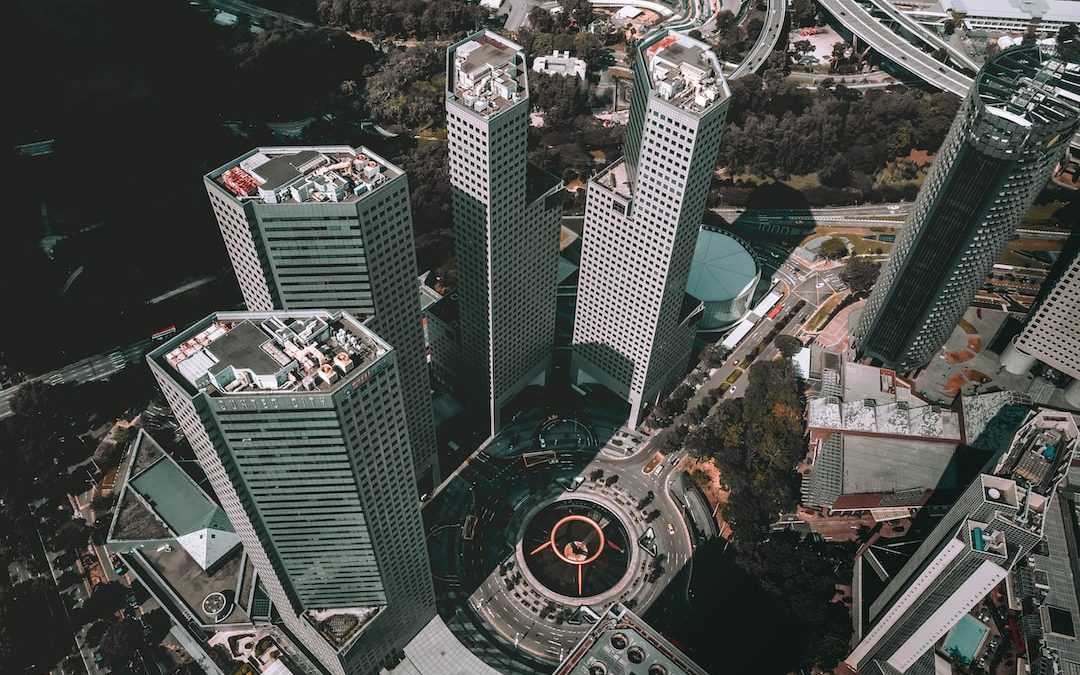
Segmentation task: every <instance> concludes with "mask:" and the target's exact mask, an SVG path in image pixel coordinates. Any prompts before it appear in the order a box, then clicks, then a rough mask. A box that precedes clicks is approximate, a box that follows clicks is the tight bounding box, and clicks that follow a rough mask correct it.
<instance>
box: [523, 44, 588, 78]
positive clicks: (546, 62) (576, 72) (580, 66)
mask: <svg viewBox="0 0 1080 675" xmlns="http://www.w3.org/2000/svg"><path fill="white" fill-rule="evenodd" d="M532 69H533V70H535V71H536V72H538V73H547V74H548V75H561V76H563V77H568V76H573V77H577V78H579V79H582V80H584V79H585V62H584V61H583V60H581V59H577V58H574V57H572V56H570V52H560V51H554V52H551V54H550V55H548V56H537V57H536V58H535V59H534V60H533V66H532Z"/></svg>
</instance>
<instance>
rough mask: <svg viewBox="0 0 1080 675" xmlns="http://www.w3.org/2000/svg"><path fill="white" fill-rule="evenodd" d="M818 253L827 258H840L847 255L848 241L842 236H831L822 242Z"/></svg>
mask: <svg viewBox="0 0 1080 675" xmlns="http://www.w3.org/2000/svg"><path fill="white" fill-rule="evenodd" d="M818 253H820V254H821V256H822V257H823V258H825V259H826V260H839V259H840V258H843V257H844V256H846V255H847V253H848V249H847V241H846V240H844V239H842V238H840V237H830V238H829V239H826V240H825V241H823V242H822V243H821V246H820V247H819V248H818Z"/></svg>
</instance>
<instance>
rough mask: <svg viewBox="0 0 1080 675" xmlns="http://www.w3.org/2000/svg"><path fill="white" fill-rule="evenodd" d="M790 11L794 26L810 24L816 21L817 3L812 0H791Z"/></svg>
mask: <svg viewBox="0 0 1080 675" xmlns="http://www.w3.org/2000/svg"><path fill="white" fill-rule="evenodd" d="M790 11H791V21H792V23H793V24H794V25H795V26H796V27H800V28H801V27H803V26H812V25H814V23H815V22H816V21H817V5H815V4H814V2H813V0H792V2H791V10H790Z"/></svg>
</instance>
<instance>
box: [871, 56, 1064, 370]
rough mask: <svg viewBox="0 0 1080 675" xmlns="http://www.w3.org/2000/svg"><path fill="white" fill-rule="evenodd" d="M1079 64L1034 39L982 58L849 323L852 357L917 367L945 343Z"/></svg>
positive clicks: (999, 239) (1059, 121)
mask: <svg viewBox="0 0 1080 675" xmlns="http://www.w3.org/2000/svg"><path fill="white" fill-rule="evenodd" d="M1078 95H1080V66H1078V65H1077V64H1076V63H1070V62H1069V61H1067V60H1065V59H1063V58H1060V57H1058V56H1054V55H1047V54H1043V52H1042V51H1041V50H1040V48H1039V47H1038V46H1036V45H1029V46H1023V47H1017V48H1014V49H1009V50H1006V51H1004V52H1002V53H1000V54H998V55H997V56H995V57H993V58H991V59H989V60H988V61H987V62H986V64H985V65H984V66H983V68H982V70H980V71H979V74H978V75H977V76H976V77H975V83H974V85H973V86H972V88H971V92H970V93H969V94H968V96H967V98H965V99H964V102H963V103H962V104H961V106H960V111H959V112H958V113H957V115H956V119H955V120H954V121H953V125H952V128H951V129H950V130H949V134H948V136H946V138H945V142H944V143H942V145H941V148H940V149H939V150H938V156H937V160H936V161H935V162H934V166H933V167H932V168H931V170H930V175H929V176H927V178H926V182H925V183H923V186H922V188H921V189H920V190H919V196H918V198H917V199H916V200H915V203H914V205H913V206H912V209H911V212H910V213H909V214H908V218H907V222H906V223H905V224H904V228H903V230H901V232H900V236H899V237H898V238H897V240H896V247H895V248H894V249H893V252H892V255H891V256H890V257H889V260H888V262H887V263H886V264H885V266H884V267H883V268H882V270H881V277H880V278H879V279H878V281H877V284H876V285H875V286H874V290H873V292H872V293H871V294H870V298H869V300H867V303H866V308H865V309H864V311H863V313H862V317H861V319H860V321H859V323H858V325H857V327H856V328H855V330H854V331H853V345H854V346H855V348H856V350H857V352H858V353H859V355H860V356H863V357H869V358H871V359H873V360H876V361H880V362H881V363H883V364H885V365H886V366H888V367H890V368H895V369H897V370H900V371H908V370H913V369H916V368H920V367H922V366H924V365H926V363H927V362H928V361H929V360H930V358H931V357H932V356H933V355H934V353H935V352H937V350H938V349H939V348H940V347H941V346H942V345H943V344H945V341H946V340H947V339H948V337H949V334H950V333H951V332H952V330H953V328H954V327H955V326H956V324H957V322H958V321H959V320H960V318H961V317H962V316H963V314H964V311H965V310H966V309H967V308H968V306H969V305H970V304H971V300H972V299H973V298H974V297H975V293H976V292H977V291H978V290H979V287H980V286H981V285H982V283H983V281H984V280H985V279H986V275H987V274H989V272H990V270H991V269H992V267H993V265H994V262H995V261H996V260H997V258H998V256H999V255H1000V254H1001V251H1002V249H1003V247H1004V246H1005V242H1006V241H1007V240H1008V238H1009V236H1010V235H1011V234H1012V232H1013V229H1014V228H1015V227H1016V225H1017V224H1018V223H1019V222H1020V220H1021V218H1023V217H1024V214H1025V213H1026V212H1027V210H1028V207H1030V206H1031V204H1032V202H1033V201H1034V200H1035V196H1036V195H1037V194H1038V193H1039V190H1041V189H1042V188H1043V186H1044V185H1045V184H1046V181H1047V179H1048V178H1049V176H1050V172H1051V171H1053V169H1054V165H1055V164H1056V163H1057V162H1058V161H1059V160H1060V159H1061V158H1062V156H1063V154H1064V153H1065V149H1066V148H1067V147H1068V145H1069V140H1070V139H1071V138H1072V136H1073V133H1074V132H1075V131H1076V127H1077V121H1078V120H1080V109H1078V107H1077V96H1078Z"/></svg>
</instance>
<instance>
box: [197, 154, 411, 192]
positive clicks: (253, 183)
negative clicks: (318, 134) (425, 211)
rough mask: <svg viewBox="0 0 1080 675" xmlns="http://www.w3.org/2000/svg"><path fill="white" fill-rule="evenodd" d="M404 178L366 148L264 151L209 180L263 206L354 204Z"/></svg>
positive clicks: (216, 173) (231, 163)
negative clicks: (395, 180)
mask: <svg viewBox="0 0 1080 675" xmlns="http://www.w3.org/2000/svg"><path fill="white" fill-rule="evenodd" d="M401 174H402V171H401V169H399V168H398V167H396V166H395V165H393V164H391V163H390V162H388V161H386V160H385V159H383V158H382V157H379V156H378V155H376V154H375V153H374V152H372V151H371V150H368V149H367V148H364V147H359V148H350V147H348V146H318V147H263V148H258V149H256V150H253V151H251V152H249V153H248V154H246V155H243V156H242V157H240V158H239V159H236V160H234V161H232V162H229V163H228V164H226V165H225V166H222V167H219V168H218V169H216V170H214V171H212V172H211V173H209V174H208V175H207V179H208V180H211V181H213V182H214V183H216V184H217V185H219V186H221V187H223V188H224V189H225V190H227V191H228V192H230V193H231V194H232V195H233V196H234V197H235V198H237V199H240V200H244V201H255V202H260V203H264V204H301V203H309V202H310V203H325V202H354V201H357V200H360V199H363V198H364V197H366V196H367V195H368V194H370V193H372V192H374V191H375V189H377V188H378V187H379V186H380V185H382V184H383V183H385V182H387V181H388V180H390V179H392V178H396V177H398V176H400V175H401Z"/></svg>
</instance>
